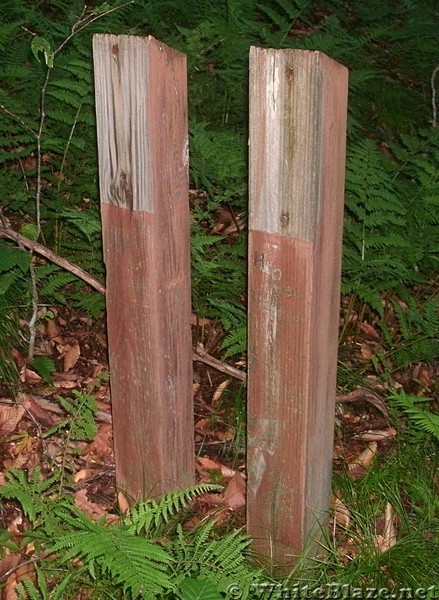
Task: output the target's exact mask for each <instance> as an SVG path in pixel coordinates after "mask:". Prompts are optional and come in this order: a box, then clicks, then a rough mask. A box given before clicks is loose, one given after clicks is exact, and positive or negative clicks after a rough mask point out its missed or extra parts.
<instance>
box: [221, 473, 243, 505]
mask: <svg viewBox="0 0 439 600" xmlns="http://www.w3.org/2000/svg"><path fill="white" fill-rule="evenodd" d="M224 504H225V505H226V506H228V507H229V508H230V509H232V510H237V509H238V508H241V506H245V480H244V477H243V476H242V475H241V473H240V472H239V471H237V472H236V473H235V474H234V476H233V477H232V479H231V480H230V481H229V483H228V485H227V487H226V489H225V490H224Z"/></svg>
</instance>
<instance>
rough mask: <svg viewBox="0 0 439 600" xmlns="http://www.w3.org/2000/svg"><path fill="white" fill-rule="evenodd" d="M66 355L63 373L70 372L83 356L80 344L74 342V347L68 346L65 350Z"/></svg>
mask: <svg viewBox="0 0 439 600" xmlns="http://www.w3.org/2000/svg"><path fill="white" fill-rule="evenodd" d="M63 355H64V363H63V371H64V372H66V371H70V369H72V368H73V367H74V366H75V365H76V363H77V362H78V358H79V357H80V356H81V349H80V347H79V344H78V342H76V341H75V342H73V344H72V345H70V344H66V345H65V346H64V350H63Z"/></svg>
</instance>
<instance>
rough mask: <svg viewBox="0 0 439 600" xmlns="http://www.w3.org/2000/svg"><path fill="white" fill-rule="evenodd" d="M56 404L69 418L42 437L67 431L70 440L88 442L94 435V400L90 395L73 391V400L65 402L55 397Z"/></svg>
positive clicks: (61, 398) (64, 399)
mask: <svg viewBox="0 0 439 600" xmlns="http://www.w3.org/2000/svg"><path fill="white" fill-rule="evenodd" d="M57 400H58V402H59V403H60V404H61V406H62V407H63V408H64V410H65V411H66V412H67V413H68V414H69V417H67V418H66V419H64V420H63V421H61V423H58V424H57V425H54V426H53V427H52V428H50V429H49V430H48V431H46V432H45V434H44V437H50V436H51V435H53V434H54V433H55V432H59V431H63V430H67V431H68V434H69V439H71V440H89V441H91V440H92V439H93V438H94V436H95V435H96V430H97V428H96V423H95V412H96V410H97V405H96V400H95V398H94V396H93V395H92V394H89V393H87V392H79V391H78V390H73V398H71V399H70V400H67V399H66V398H63V397H62V396H58V397H57Z"/></svg>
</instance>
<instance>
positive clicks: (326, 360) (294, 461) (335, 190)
mask: <svg viewBox="0 0 439 600" xmlns="http://www.w3.org/2000/svg"><path fill="white" fill-rule="evenodd" d="M347 75H348V73H347V69H346V68H345V67H343V66H341V65H340V64H338V63H336V62H334V61H333V60H331V59H330V58H328V57H327V56H325V55H324V54H322V53H320V52H311V51H303V50H272V49H268V50H264V49H260V48H251V50H250V217H249V230H250V232H249V309H248V310H249V348H248V440H247V444H248V446H247V447H248V450H247V465H248V486H247V527H248V532H249V534H250V535H251V536H253V537H254V538H255V541H254V545H255V548H256V549H257V550H259V551H261V552H262V553H263V554H265V555H266V556H269V557H270V558H271V559H272V560H273V561H274V562H276V563H281V564H284V565H285V564H288V563H291V562H293V560H294V557H295V556H297V555H298V554H299V553H301V552H302V551H306V550H307V549H310V548H313V550H314V551H315V549H316V540H317V539H318V538H319V537H320V536H321V532H322V531H321V527H322V526H323V525H322V523H323V522H324V519H325V516H326V513H327V511H328V509H329V500H330V487H331V461H332V449H333V429H334V402H335V383H336V366H337V336H338V322H339V295H340V263H341V245H342V219H343V195H344V194H343V190H344V170H345V135H346V114H347Z"/></svg>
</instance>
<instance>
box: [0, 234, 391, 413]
mask: <svg viewBox="0 0 439 600" xmlns="http://www.w3.org/2000/svg"><path fill="white" fill-rule="evenodd" d="M0 238H7V239H9V240H12V241H14V242H15V243H16V244H18V245H19V246H23V247H24V248H27V249H28V250H32V251H33V252H35V253H36V254H39V255H40V256H44V258H47V260H49V261H50V262H52V263H54V264H56V265H58V266H59V267H62V268H63V269H65V270H66V271H69V273H73V274H74V275H76V276H77V277H79V278H80V279H82V280H83V281H85V283H88V285H89V286H90V287H92V288H94V289H95V290H96V291H97V292H99V293H100V294H103V295H105V286H103V285H102V283H99V281H97V280H96V279H94V278H93V277H92V276H91V275H90V274H89V273H87V272H86V271H84V270H83V269H81V268H80V267H78V266H76V265H74V264H72V263H71V262H69V261H68V260H66V259H65V258H61V256H58V255H57V254H55V253H54V252H52V250H49V249H48V248H46V247H45V246H43V245H41V244H39V243H38V242H34V241H33V240H30V239H29V238H27V237H24V235H21V234H20V233H17V232H16V231H14V230H13V229H10V228H9V227H4V226H0ZM192 360H193V361H194V362H202V363H204V364H206V365H209V367H212V368H214V369H216V370H217V371H220V372H221V373H225V374H226V375H230V376H231V377H234V378H235V379H239V380H240V381H246V380H247V373H246V372H245V371H242V370H241V369H237V368H236V367H232V365H229V364H228V363H226V362H223V361H221V360H218V359H217V358H214V357H213V356H211V355H210V354H207V352H204V350H201V349H200V348H197V349H196V350H194V352H193V354H192ZM358 401H365V402H370V403H371V404H373V405H374V406H375V407H376V408H377V409H378V410H379V411H380V412H381V413H382V414H384V416H386V417H387V416H388V413H387V408H386V406H385V404H384V403H383V401H382V400H381V398H380V397H379V396H378V395H377V394H375V393H374V392H371V390H367V389H365V388H358V389H357V390H355V391H354V392H350V393H349V394H340V395H339V396H338V397H337V399H336V402H358Z"/></svg>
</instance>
